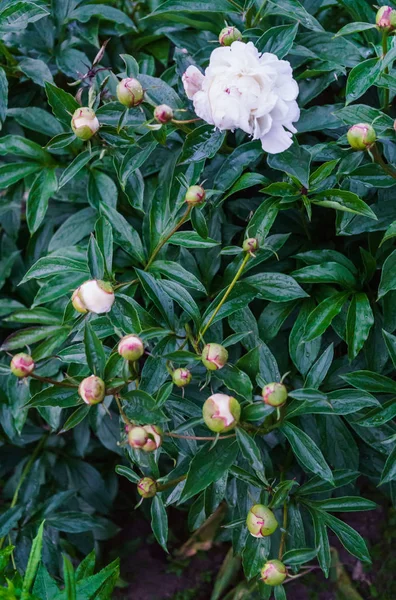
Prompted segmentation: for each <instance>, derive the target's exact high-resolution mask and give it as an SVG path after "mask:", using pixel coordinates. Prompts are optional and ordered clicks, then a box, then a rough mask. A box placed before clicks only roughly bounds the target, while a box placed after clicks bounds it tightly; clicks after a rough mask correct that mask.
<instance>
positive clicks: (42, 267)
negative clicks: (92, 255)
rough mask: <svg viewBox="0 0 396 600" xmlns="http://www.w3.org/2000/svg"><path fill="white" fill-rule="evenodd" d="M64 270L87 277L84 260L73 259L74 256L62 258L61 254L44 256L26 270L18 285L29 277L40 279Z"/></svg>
mask: <svg viewBox="0 0 396 600" xmlns="http://www.w3.org/2000/svg"><path fill="white" fill-rule="evenodd" d="M65 271H69V272H70V273H76V275H77V274H79V273H84V274H86V275H87V278H88V277H89V271H88V267H87V264H86V262H82V261H80V260H75V259H74V258H62V257H61V256H45V257H44V258H39V260H38V261H37V262H36V263H35V264H34V265H33V266H32V267H31V268H30V269H29V270H28V272H27V273H26V275H25V277H24V278H23V279H22V281H21V282H20V284H19V285H21V284H22V283H26V282H27V281H29V280H30V279H42V278H43V277H49V276H51V275H56V274H57V273H59V274H61V273H64V272H65Z"/></svg>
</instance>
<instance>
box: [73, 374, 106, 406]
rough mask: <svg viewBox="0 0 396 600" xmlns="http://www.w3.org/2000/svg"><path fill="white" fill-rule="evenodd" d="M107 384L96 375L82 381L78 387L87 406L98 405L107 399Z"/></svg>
mask: <svg viewBox="0 0 396 600" xmlns="http://www.w3.org/2000/svg"><path fill="white" fill-rule="evenodd" d="M105 390H106V386H105V382H104V381H103V379H101V378H100V377H97V376H96V375H91V376H90V377H86V378H85V379H83V380H82V382H81V383H80V385H79V386H78V393H79V395H80V396H81V398H82V399H83V400H84V402H85V404H91V405H92V404H98V403H99V402H103V400H104V397H105Z"/></svg>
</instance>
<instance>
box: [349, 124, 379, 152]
mask: <svg viewBox="0 0 396 600" xmlns="http://www.w3.org/2000/svg"><path fill="white" fill-rule="evenodd" d="M347 138H348V142H349V145H350V146H351V148H353V149H354V150H369V149H370V148H371V146H372V145H373V144H374V143H375V140H376V139H377V136H376V133H375V129H374V127H373V126H372V125H369V123H357V124H356V125H352V127H351V128H350V129H349V131H348V133H347Z"/></svg>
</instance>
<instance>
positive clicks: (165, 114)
mask: <svg viewBox="0 0 396 600" xmlns="http://www.w3.org/2000/svg"><path fill="white" fill-rule="evenodd" d="M154 119H155V120H156V121H158V123H169V121H171V120H172V119H173V110H172V109H171V107H170V106H168V105H167V104H160V105H159V106H156V107H155V109H154Z"/></svg>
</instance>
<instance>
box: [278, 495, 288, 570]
mask: <svg viewBox="0 0 396 600" xmlns="http://www.w3.org/2000/svg"><path fill="white" fill-rule="evenodd" d="M287 516H288V515H287V501H286V500H285V501H284V503H283V525H282V528H283V530H284V531H282V535H281V541H280V545H279V560H282V556H283V552H284V550H285V544H286V536H287Z"/></svg>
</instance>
